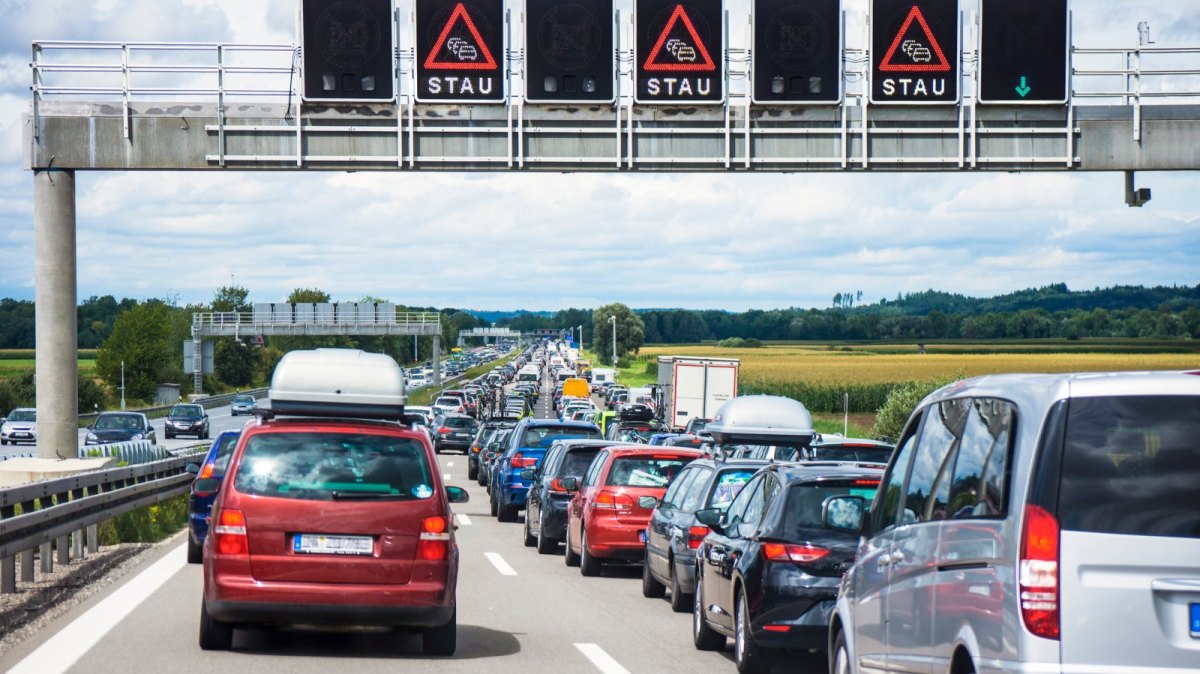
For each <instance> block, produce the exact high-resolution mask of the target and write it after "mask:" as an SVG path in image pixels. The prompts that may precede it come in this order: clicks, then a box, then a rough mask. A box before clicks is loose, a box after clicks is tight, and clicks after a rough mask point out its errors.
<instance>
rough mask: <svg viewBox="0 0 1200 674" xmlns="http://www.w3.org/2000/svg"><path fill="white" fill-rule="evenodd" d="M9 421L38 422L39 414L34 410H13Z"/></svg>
mask: <svg viewBox="0 0 1200 674" xmlns="http://www.w3.org/2000/svg"><path fill="white" fill-rule="evenodd" d="M8 420H9V421H37V412H36V411H34V410H13V411H12V414H10V415H8Z"/></svg>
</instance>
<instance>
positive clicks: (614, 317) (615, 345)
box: [608, 314, 617, 369]
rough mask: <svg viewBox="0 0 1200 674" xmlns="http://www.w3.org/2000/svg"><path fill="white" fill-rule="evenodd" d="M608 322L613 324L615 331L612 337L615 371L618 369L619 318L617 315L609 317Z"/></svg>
mask: <svg viewBox="0 0 1200 674" xmlns="http://www.w3.org/2000/svg"><path fill="white" fill-rule="evenodd" d="M608 320H609V321H610V322H611V323H612V329H613V330H612V335H613V345H612V346H613V352H612V359H613V369H616V367H617V316H616V314H613V315H612V316H609V317H608Z"/></svg>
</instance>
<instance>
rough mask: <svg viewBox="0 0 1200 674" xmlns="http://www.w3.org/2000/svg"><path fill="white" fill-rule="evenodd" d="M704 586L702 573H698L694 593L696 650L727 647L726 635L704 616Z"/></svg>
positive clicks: (694, 640) (693, 617) (693, 627)
mask: <svg viewBox="0 0 1200 674" xmlns="http://www.w3.org/2000/svg"><path fill="white" fill-rule="evenodd" d="M703 587H704V586H703V585H702V582H701V580H700V574H699V573H697V574H696V593H695V594H694V595H693V596H694V597H695V599H694V600H693V601H692V644H694V645H695V646H696V650H700V651H718V650H721V649H722V648H724V647H725V637H724V636H723V635H721V634H719V633H717V631H716V630H714V629H713V628H711V627H709V626H708V621H707V620H705V618H704V592H703V590H702V588H703Z"/></svg>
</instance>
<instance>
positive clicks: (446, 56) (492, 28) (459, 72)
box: [417, 0, 504, 103]
mask: <svg viewBox="0 0 1200 674" xmlns="http://www.w3.org/2000/svg"><path fill="white" fill-rule="evenodd" d="M503 24H504V14H503V3H502V1H501V0H472V1H471V2H469V3H468V2H458V1H451V2H447V1H446V0H418V1H417V44H418V49H419V52H418V56H419V57H420V58H418V61H417V100H420V101H439V102H496V103H499V102H503V100H504V86H503V81H502V79H501V77H502V74H503V73H502V70H501V68H500V63H499V61H498V60H497V58H496V57H497V55H503V53H504V43H503V30H502V27H503Z"/></svg>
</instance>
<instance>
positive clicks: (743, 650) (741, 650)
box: [733, 590, 763, 674]
mask: <svg viewBox="0 0 1200 674" xmlns="http://www.w3.org/2000/svg"><path fill="white" fill-rule="evenodd" d="M734 610H735V612H736V614H735V615H734V618H733V621H734V627H735V628H736V629H735V630H734V635H733V663H734V664H735V665H737V670H738V672H740V674H751V673H753V672H758V671H761V670H762V666H761V665H762V661H763V655H762V653H761V651H760V650H759V648H758V647H757V646H755V645H754V635H752V634H750V607H749V605H748V604H747V603H746V593H745V592H742V591H741V590H738V593H737V597H736V598H735V603H734Z"/></svg>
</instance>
